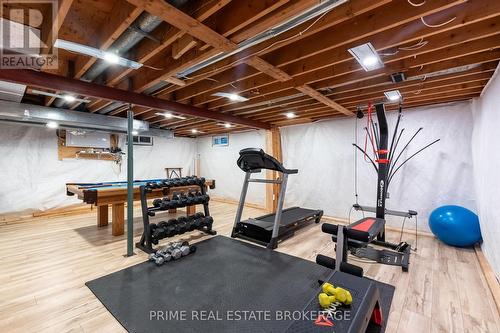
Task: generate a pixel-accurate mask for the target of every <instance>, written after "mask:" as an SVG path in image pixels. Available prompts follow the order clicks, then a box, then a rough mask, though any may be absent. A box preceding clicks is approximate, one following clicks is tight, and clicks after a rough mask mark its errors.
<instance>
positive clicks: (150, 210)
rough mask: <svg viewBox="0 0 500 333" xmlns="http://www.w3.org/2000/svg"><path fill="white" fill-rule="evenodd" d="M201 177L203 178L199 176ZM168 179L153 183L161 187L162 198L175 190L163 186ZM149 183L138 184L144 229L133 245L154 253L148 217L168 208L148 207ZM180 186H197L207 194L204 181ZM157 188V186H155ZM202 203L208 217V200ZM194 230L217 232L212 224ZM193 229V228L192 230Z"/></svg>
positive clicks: (179, 206)
mask: <svg viewBox="0 0 500 333" xmlns="http://www.w3.org/2000/svg"><path fill="white" fill-rule="evenodd" d="M201 179H203V178H201ZM169 181H172V180H171V179H165V180H164V181H163V182H159V183H157V184H155V185H156V186H160V187H162V188H163V195H164V198H167V197H168V196H170V195H173V194H175V192H177V191H173V190H172V188H175V187H177V186H172V187H171V186H165V185H163V184H165V183H168V182H169ZM150 186H151V184H149V183H148V184H146V185H145V186H144V185H143V186H140V187H139V189H140V196H141V208H142V222H143V225H144V229H143V233H142V236H141V240H140V241H139V242H138V243H136V244H135V246H136V247H137V248H139V249H141V250H143V251H144V252H146V253H155V252H156V249H154V248H153V239H152V237H151V228H150V226H151V224H150V222H149V217H150V216H154V215H155V214H156V213H157V212H160V211H166V212H168V210H160V209H158V208H157V207H148V198H147V196H148V193H150V192H151V189H152V187H150ZM180 186H190V187H191V186H198V187H199V188H200V192H201V194H202V195H203V196H207V197H208V195H207V190H206V185H205V182H204V181H202V182H201V184H195V185H193V184H182V185H180ZM155 188H157V187H155ZM196 205H198V203H193V204H186V205H180V204H179V205H177V206H173V207H170V209H172V208H181V207H189V206H196ZM202 205H203V210H204V214H205V217H210V211H209V209H208V200H205V202H204V203H202ZM195 230H200V231H203V232H205V233H207V234H209V235H216V234H217V232H216V231H215V230H212V225H209V226H203V227H202V228H197V229H195ZM193 231H194V230H193ZM176 235H178V234H175V235H172V236H169V237H173V236H176Z"/></svg>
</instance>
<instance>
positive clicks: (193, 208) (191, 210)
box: [186, 205, 196, 216]
mask: <svg viewBox="0 0 500 333" xmlns="http://www.w3.org/2000/svg"><path fill="white" fill-rule="evenodd" d="M194 214H196V206H195V205H193V206H187V207H186V215H187V216H189V215H194Z"/></svg>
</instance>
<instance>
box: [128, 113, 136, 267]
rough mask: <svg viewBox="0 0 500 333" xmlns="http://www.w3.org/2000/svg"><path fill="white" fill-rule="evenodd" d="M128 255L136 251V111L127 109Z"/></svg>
mask: <svg viewBox="0 0 500 333" xmlns="http://www.w3.org/2000/svg"><path fill="white" fill-rule="evenodd" d="M127 120H128V122H127V124H128V128H127V145H128V146H127V257H130V256H133V255H134V254H135V253H134V142H133V134H132V132H133V130H134V112H133V111H132V107H131V106H130V107H129V109H128V111H127Z"/></svg>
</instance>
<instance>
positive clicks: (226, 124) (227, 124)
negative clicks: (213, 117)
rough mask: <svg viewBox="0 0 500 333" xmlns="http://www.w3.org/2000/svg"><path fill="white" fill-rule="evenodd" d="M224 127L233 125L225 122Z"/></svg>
mask: <svg viewBox="0 0 500 333" xmlns="http://www.w3.org/2000/svg"><path fill="white" fill-rule="evenodd" d="M224 127H225V128H231V127H233V125H231V124H230V123H225V124H224Z"/></svg>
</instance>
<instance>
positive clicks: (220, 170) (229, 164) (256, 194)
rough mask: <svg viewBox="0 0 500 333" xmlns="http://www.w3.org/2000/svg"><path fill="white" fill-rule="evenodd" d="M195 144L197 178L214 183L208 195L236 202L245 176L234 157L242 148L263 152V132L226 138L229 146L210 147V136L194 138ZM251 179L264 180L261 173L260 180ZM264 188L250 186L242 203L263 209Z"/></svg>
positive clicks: (259, 185)
mask: <svg viewBox="0 0 500 333" xmlns="http://www.w3.org/2000/svg"><path fill="white" fill-rule="evenodd" d="M197 144H198V158H199V159H200V173H201V175H202V176H203V177H205V178H210V179H215V184H216V187H215V189H214V190H211V191H210V195H212V196H214V197H217V198H223V199H229V200H239V199H240V193H241V188H242V186H243V180H244V176H245V173H244V172H243V171H241V169H240V168H238V166H237V165H236V161H237V160H238V157H239V154H238V153H239V151H240V150H241V149H243V148H262V149H264V150H265V147H266V134H265V131H249V132H244V133H237V134H230V135H229V146H223V147H213V146H212V137H210V136H207V137H201V138H198V139H197ZM252 177H253V178H258V177H265V174H264V173H262V174H261V175H260V176H259V175H257V174H256V175H253V176H252ZM265 187H266V186H265V185H264V184H255V183H253V184H250V186H249V188H248V194H247V198H246V202H247V203H253V204H257V205H261V206H263V205H265V201H266V199H265V194H266V189H265Z"/></svg>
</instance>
